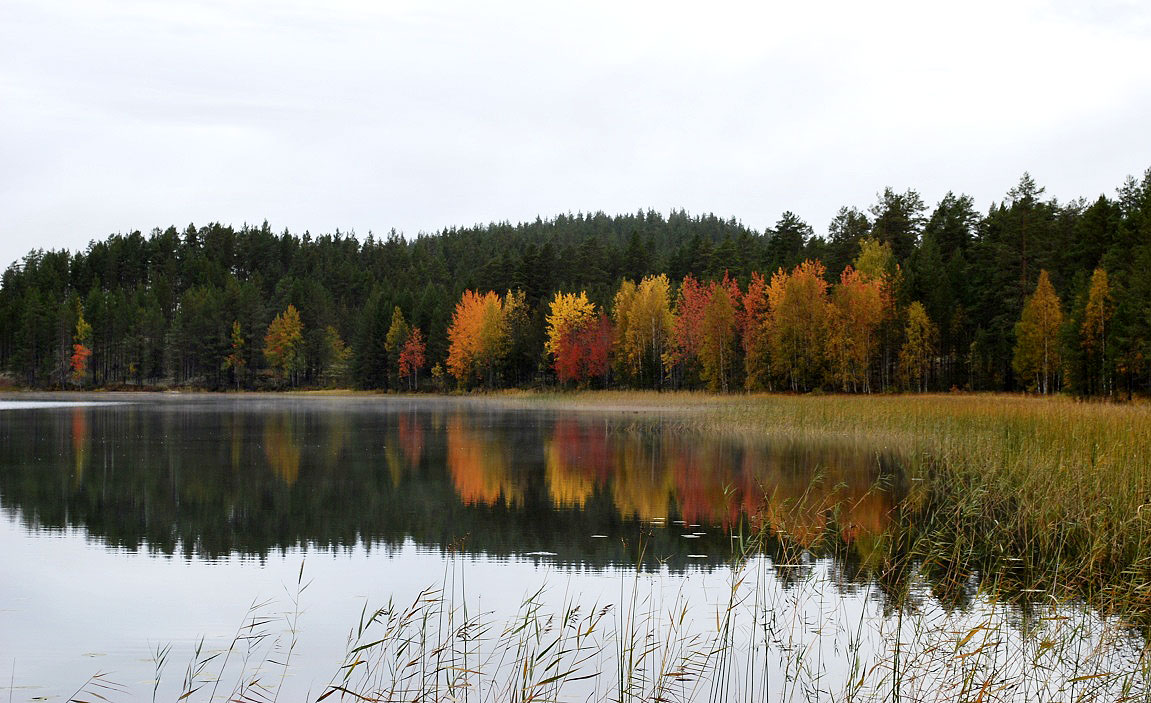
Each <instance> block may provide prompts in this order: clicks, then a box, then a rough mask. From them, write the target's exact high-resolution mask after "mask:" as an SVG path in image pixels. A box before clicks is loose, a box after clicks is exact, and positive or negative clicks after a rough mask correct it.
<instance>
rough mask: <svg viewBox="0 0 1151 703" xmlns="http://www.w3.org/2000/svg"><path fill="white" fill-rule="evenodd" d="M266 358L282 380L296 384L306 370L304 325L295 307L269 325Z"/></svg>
mask: <svg viewBox="0 0 1151 703" xmlns="http://www.w3.org/2000/svg"><path fill="white" fill-rule="evenodd" d="M264 358H266V359H267V360H268V365H269V366H271V367H272V368H273V369H275V370H276V371H277V372H278V373H279V375H280V377H281V378H282V379H285V380H288V381H290V382H291V383H292V384H293V385H294V384H295V383H296V381H297V379H298V376H299V374H300V372H301V371H303V370H304V323H303V322H302V321H301V320H300V311H299V310H297V309H296V306H295V305H289V306H288V307H287V309H286V310H284V312H282V313H280V314H279V315H276V318H275V319H274V320H272V324H270V325H268V333H267V334H266V335H265V336H264Z"/></svg>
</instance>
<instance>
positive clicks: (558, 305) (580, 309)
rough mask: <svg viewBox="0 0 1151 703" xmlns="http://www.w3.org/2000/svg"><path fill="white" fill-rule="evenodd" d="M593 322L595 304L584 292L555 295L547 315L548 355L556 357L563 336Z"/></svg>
mask: <svg viewBox="0 0 1151 703" xmlns="http://www.w3.org/2000/svg"><path fill="white" fill-rule="evenodd" d="M595 320H596V314H595V304H594V303H592V302H591V301H590V300H588V297H587V293H586V292H585V291H580V292H579V293H556V294H555V297H554V298H552V302H551V305H550V306H549V312H548V315H547V324H548V341H547V350H548V353H549V354H551V355H552V356H558V355H559V353H560V342H561V340H563V338H564V336H565V335H568V334H572V333H573V332H576V331H578V330H581V329H583V328H584V327H585V326H587V325H589V324H591V323H592V322H595Z"/></svg>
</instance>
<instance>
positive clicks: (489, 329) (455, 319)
mask: <svg viewBox="0 0 1151 703" xmlns="http://www.w3.org/2000/svg"><path fill="white" fill-rule="evenodd" d="M507 347H508V333H507V324H506V320H505V319H504V306H503V301H502V300H501V299H500V296H499V295H497V294H496V293H493V292H491V291H488V292H487V293H483V294H480V293H476V292H474V291H471V290H466V291H464V294H463V295H462V296H461V297H460V301H459V302H458V303H456V309H455V312H454V313H453V314H452V322H451V326H449V327H448V371H449V372H451V374H452V375H453V376H455V377H456V380H458V381H459V382H460V383H464V384H468V383H472V382H475V381H482V380H484V379H486V381H487V383H488V385H489V386H491V385H494V384H495V371H496V366H497V365H498V364H499V362H500V361H501V360H502V359H503V357H504V354H505V353H506V352H507Z"/></svg>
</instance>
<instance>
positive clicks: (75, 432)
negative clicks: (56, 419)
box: [72, 407, 92, 486]
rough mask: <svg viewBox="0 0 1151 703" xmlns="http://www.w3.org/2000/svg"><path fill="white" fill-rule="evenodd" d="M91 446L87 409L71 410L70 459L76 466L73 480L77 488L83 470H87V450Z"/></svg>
mask: <svg viewBox="0 0 1151 703" xmlns="http://www.w3.org/2000/svg"><path fill="white" fill-rule="evenodd" d="M91 444H92V435H91V432H90V430H89V429H88V408H79V407H77V408H72V458H73V459H74V461H75V466H76V473H75V476H74V477H73V480H74V481H75V482H76V485H77V486H78V485H80V482H81V481H82V480H83V479H84V469H86V468H88V448H89V447H90V446H91Z"/></svg>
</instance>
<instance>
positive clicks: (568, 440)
mask: <svg viewBox="0 0 1151 703" xmlns="http://www.w3.org/2000/svg"><path fill="white" fill-rule="evenodd" d="M545 447H546V451H545V454H546V456H547V480H548V491H549V493H550V494H551V499H552V502H553V503H554V504H555V505H558V506H564V507H567V506H572V507H577V508H579V507H583V504H584V501H586V500H587V499H588V498H590V497H591V495H592V493H593V492H594V491H595V488H596V485H597V484H603V483H605V482H606V481H607V477H608V472H609V471H610V470H611V464H610V459H609V448H608V437H607V430H606V429H605V428H602V427H601V428H597V427H594V426H592V425H586V424H581V423H579V422H576V421H575V420H571V419H565V420H559V421H558V422H556V424H555V427H554V428H553V429H552V436H551V439H549V440H548V441H547V443H546V445H545Z"/></svg>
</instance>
